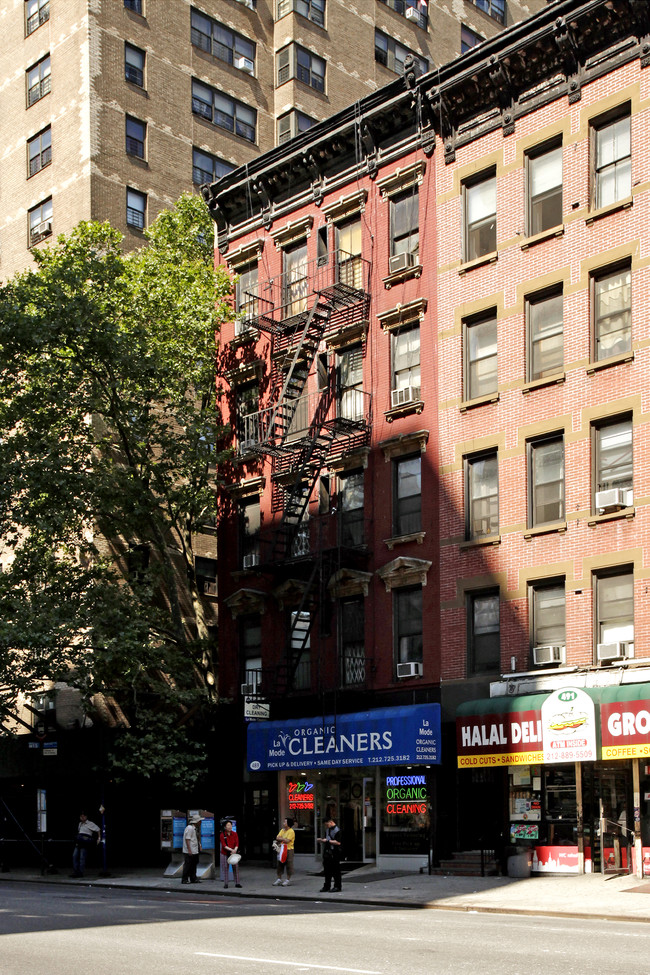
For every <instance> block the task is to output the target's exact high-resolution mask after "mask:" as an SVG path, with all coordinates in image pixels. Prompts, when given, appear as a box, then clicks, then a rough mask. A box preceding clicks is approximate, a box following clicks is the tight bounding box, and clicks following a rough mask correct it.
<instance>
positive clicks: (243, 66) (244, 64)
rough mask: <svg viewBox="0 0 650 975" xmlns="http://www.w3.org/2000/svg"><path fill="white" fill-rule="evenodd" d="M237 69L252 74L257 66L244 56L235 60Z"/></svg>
mask: <svg viewBox="0 0 650 975" xmlns="http://www.w3.org/2000/svg"><path fill="white" fill-rule="evenodd" d="M235 67H236V68H239V70H240V71H247V72H248V74H252V73H253V71H254V70H255V65H254V64H253V62H252V61H251V59H250V58H245V57H244V55H243V54H240V55H239V57H236V58H235Z"/></svg>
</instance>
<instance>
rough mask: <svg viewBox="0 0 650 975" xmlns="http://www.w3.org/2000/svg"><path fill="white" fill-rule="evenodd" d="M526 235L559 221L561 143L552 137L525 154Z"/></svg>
mask: <svg viewBox="0 0 650 975" xmlns="http://www.w3.org/2000/svg"><path fill="white" fill-rule="evenodd" d="M526 192H527V213H526V222H527V226H526V232H527V234H528V236H529V237H534V236H535V234H541V233H543V232H544V231H545V230H550V229H551V228H552V227H557V226H558V225H559V224H561V223H562V142H561V140H560V141H559V142H558V140H554V141H553V142H551V143H546V144H545V145H544V146H541V147H535V148H534V149H531V150H530V152H528V153H527V154H526Z"/></svg>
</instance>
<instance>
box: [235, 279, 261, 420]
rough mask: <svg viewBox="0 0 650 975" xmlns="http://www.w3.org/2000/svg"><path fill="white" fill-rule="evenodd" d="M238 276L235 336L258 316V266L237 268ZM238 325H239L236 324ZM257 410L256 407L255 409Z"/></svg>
mask: <svg viewBox="0 0 650 975" xmlns="http://www.w3.org/2000/svg"><path fill="white" fill-rule="evenodd" d="M238 273H239V276H238V278H237V283H236V284H235V309H236V312H237V317H236V319H235V335H236V334H237V333H238V330H242V329H244V328H245V327H246V324H247V322H249V321H250V320H251V319H252V318H255V317H256V315H257V314H258V308H259V296H258V264H257V261H251V262H250V263H249V264H246V265H243V266H242V267H240V268H238ZM238 323H239V324H238ZM256 409H257V407H256Z"/></svg>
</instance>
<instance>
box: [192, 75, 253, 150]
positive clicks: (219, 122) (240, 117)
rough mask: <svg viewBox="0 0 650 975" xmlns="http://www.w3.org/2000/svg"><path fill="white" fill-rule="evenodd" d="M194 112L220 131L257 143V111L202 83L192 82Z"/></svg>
mask: <svg viewBox="0 0 650 975" xmlns="http://www.w3.org/2000/svg"><path fill="white" fill-rule="evenodd" d="M192 112H193V114H194V115H198V116H199V117H200V118H203V119H205V120H206V121H207V122H212V124H213V125H216V126H218V128H220V129H225V130H226V131H228V132H232V133H233V134H234V135H238V136H239V137H240V138H241V139H246V140H247V141H248V142H255V138H256V130H257V111H256V110H255V109H254V108H249V106H248V105H244V103H243V102H239V101H237V99H235V98H230V97H229V96H228V95H224V94H223V93H222V92H220V91H216V90H215V89H214V88H209V87H208V85H204V84H202V83H201V82H200V81H196V80H193V81H192Z"/></svg>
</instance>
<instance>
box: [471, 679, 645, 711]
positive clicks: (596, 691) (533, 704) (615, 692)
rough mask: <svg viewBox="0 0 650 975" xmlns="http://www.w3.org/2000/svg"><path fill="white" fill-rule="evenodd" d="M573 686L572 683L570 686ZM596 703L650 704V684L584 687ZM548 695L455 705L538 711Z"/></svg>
mask: <svg viewBox="0 0 650 975" xmlns="http://www.w3.org/2000/svg"><path fill="white" fill-rule="evenodd" d="M571 686H573V685H571ZM578 689H579V690H583V691H584V692H585V694H588V695H589V697H590V698H591V699H592V700H593V702H594V704H615V703H616V702H618V701H621V702H625V701H645V700H647V701H648V702H649V703H650V683H648V682H644V683H641V684H616V685H609V686H607V687H582V688H578ZM550 694H551V691H549V692H548V694H516V695H514V696H513V697H509V696H503V697H482V698H478V699H477V700H474V701H464V702H463V703H462V704H459V705H458V707H457V708H456V716H457V717H459V718H462V717H465V716H466V715H468V714H476V715H479V714H510V713H511V712H513V711H538V710H539V709H540V708H541V706H542V704H543V703H544V701H545V700H546V699H547V698H548V697H549V696H550Z"/></svg>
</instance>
